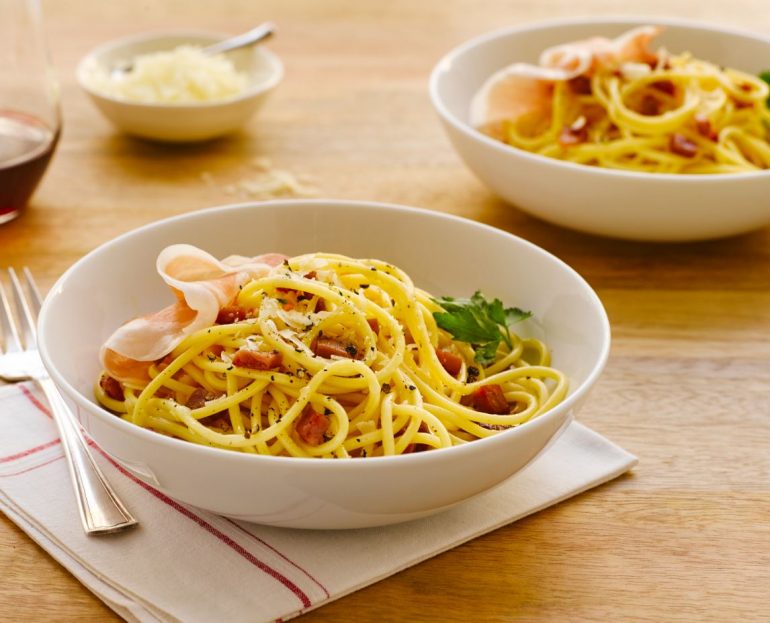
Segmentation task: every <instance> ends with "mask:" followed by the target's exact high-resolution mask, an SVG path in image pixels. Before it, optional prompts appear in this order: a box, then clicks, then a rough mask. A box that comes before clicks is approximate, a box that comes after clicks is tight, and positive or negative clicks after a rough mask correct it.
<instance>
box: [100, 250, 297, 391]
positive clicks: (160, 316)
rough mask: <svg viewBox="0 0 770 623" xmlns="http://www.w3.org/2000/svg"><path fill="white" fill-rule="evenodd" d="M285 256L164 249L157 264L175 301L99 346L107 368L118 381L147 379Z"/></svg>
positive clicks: (127, 324) (135, 381)
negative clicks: (220, 255) (155, 366)
mask: <svg viewBox="0 0 770 623" xmlns="http://www.w3.org/2000/svg"><path fill="white" fill-rule="evenodd" d="M285 259H287V258H286V256H284V255H280V254H277V253H269V254H266V255H260V256H258V257H254V258H248V257H243V256H235V255H234V256H230V257H227V258H225V259H223V260H218V259H216V258H215V257H213V256H212V255H210V254H208V253H206V252H205V251H202V250H201V249H198V248H197V247H194V246H192V245H188V244H175V245H171V246H170V247H166V248H165V249H163V251H161V253H160V255H159V256H158V259H157V262H156V267H157V270H158V273H159V274H160V276H161V277H162V278H163V280H164V281H165V282H166V283H167V284H168V285H169V287H171V289H172V290H173V292H174V294H175V295H176V297H177V301H176V302H175V303H173V304H172V305H169V306H168V307H164V308H163V309H161V310H160V311H157V312H153V313H151V314H147V315H145V316H141V317H140V318H135V319H134V320H131V321H129V322H127V323H126V324H124V325H123V326H122V327H120V328H119V329H118V330H117V331H115V333H113V334H112V335H111V336H110V337H109V338H108V339H107V341H106V342H105V343H104V345H103V346H102V349H101V353H100V355H101V360H102V365H103V366H104V369H105V370H106V371H107V373H108V374H109V375H110V376H112V377H113V378H115V379H117V380H119V381H122V382H133V383H140V384H144V383H146V382H147V381H148V380H149V377H148V375H147V370H148V368H149V366H150V364H151V362H153V361H157V360H158V359H161V358H162V357H164V356H166V355H167V354H168V353H170V352H171V351H172V350H173V349H174V348H175V347H176V346H177V344H179V343H180V342H181V341H182V340H183V339H184V338H185V337H186V336H188V335H190V334H192V333H195V332H196V331H198V330H199V329H203V328H206V327H209V326H211V325H213V324H214V323H215V322H216V319H217V315H218V314H219V310H220V309H221V308H222V307H224V306H226V305H227V304H228V303H230V302H231V301H232V300H233V299H234V298H235V296H236V295H237V294H238V290H239V287H240V286H242V285H243V284H244V283H247V282H248V281H251V280H252V279H256V278H259V277H264V276H265V275H267V274H268V273H269V272H270V271H271V270H272V269H273V268H274V267H275V266H278V265H279V264H281V263H282V262H283V261H284V260H285Z"/></svg>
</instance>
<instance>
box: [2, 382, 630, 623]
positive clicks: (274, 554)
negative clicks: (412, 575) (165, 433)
mask: <svg viewBox="0 0 770 623" xmlns="http://www.w3.org/2000/svg"><path fill="white" fill-rule="evenodd" d="M95 454H96V455H97V461H98V462H99V464H100V467H101V468H102V469H103V470H104V472H105V475H106V476H107V478H108V479H109V481H110V483H111V484H112V485H113V487H114V488H115V490H116V492H117V493H118V495H119V496H120V497H121V498H122V499H123V500H124V501H125V503H126V504H127V506H128V507H129V508H130V509H131V511H132V513H133V514H134V515H135V516H136V517H137V519H138V520H139V522H140V525H139V527H137V528H135V529H133V530H130V531H128V532H125V533H121V534H117V535H110V536H101V537H87V536H85V534H84V533H83V531H82V529H81V526H80V520H79V519H78V514H77V509H76V506H75V500H74V495H73V492H72V486H71V484H70V481H69V476H68V472H67V468H66V464H65V461H64V459H63V454H62V448H61V444H60V443H59V441H58V438H57V434H56V429H55V426H54V423H53V422H52V420H51V418H50V414H48V410H47V408H46V406H45V404H44V402H43V398H42V397H41V395H40V394H38V393H37V391H36V389H35V388H34V387H33V386H32V385H30V384H21V385H12V386H5V387H0V510H2V511H3V512H4V513H5V514H6V515H7V516H8V517H9V518H10V519H11V520H12V521H14V522H15V523H16V524H18V525H19V527H20V528H21V529H22V530H24V531H25V532H26V533H27V534H29V536H30V537H32V539H34V540H35V541H36V542H37V543H38V544H39V545H40V546H41V547H42V548H43V549H45V550H46V551H47V552H48V553H49V554H51V556H53V557H54V558H55V559H56V560H58V561H59V562H60V563H61V564H62V565H63V566H64V567H66V568H67V569H68V570H69V571H70V572H71V573H72V574H73V575H74V576H75V577H76V578H77V579H78V580H80V581H81V582H82V583H83V584H84V585H85V586H87V587H88V588H89V589H90V590H91V591H92V592H93V593H95V594H96V595H97V596H98V597H99V598H100V599H102V600H103V601H104V602H105V603H106V604H107V605H108V606H109V607H110V608H112V609H113V610H114V611H115V612H117V613H118V614H119V615H120V616H122V617H123V618H125V619H126V620H128V621H141V622H145V621H164V622H166V621H185V622H195V621H232V622H236V623H237V622H239V621H249V622H252V623H253V622H262V621H276V620H285V619H287V618H291V617H293V616H296V615H298V614H300V613H302V612H306V611H308V610H310V609H312V608H316V607H318V606H320V605H322V604H324V603H327V602H329V601H331V600H333V599H337V598H338V597H342V596H343V595H346V594H348V593H351V592H353V591H355V590H358V589H359V588H361V587H363V586H366V585H368V584H372V583H374V582H377V581H378V580H380V579H382V578H384V577H386V576H388V575H391V574H393V573H396V572H398V571H400V570H401V569H404V568H406V567H409V566H411V565H414V564H416V563H418V562H420V561H422V560H425V559H427V558H430V557H431V556H435V555H436V554H438V553H440V552H443V551H445V550H448V549H450V548H452V547H455V546H457V545H459V544H461V543H464V542H465V541H469V540H470V539H473V538H475V537H477V536H479V535H481V534H484V533H485V532H489V531H490V530H494V529H496V528H499V527H500V526H503V525H505V524H507V523H510V522H512V521H516V520H517V519H520V518H521V517H524V516H526V515H529V514H530V513H534V512H536V511H538V510H540V509H542V508H545V507H547V506H550V505H552V504H556V503H557V502H560V501H561V500H564V499H566V498H568V497H570V496H573V495H576V494H577V493H580V492H582V491H585V490H586V489H589V488H591V487H595V486H596V485H599V484H601V483H603V482H606V481H608V480H611V479H613V478H615V477H617V476H619V475H620V474H622V473H623V472H625V471H627V470H628V469H630V468H631V467H632V466H633V465H635V464H636V462H637V460H636V457H634V456H633V455H631V454H629V453H628V452H626V451H624V450H623V449H621V448H619V447H618V446H616V445H614V444H613V443H611V442H609V441H608V440H606V439H604V438H603V437H601V436H600V435H598V434H596V433H594V432H593V431H591V430H589V429H588V428H586V427H585V426H582V425H581V424H578V423H572V424H571V425H570V426H569V427H568V428H567V430H566V431H565V432H564V433H563V434H562V435H561V437H559V439H558V440H557V441H556V442H555V443H554V444H552V445H551V447H550V448H549V449H548V450H547V451H546V452H544V453H543V455H542V456H540V457H539V458H538V459H537V460H536V461H535V462H533V463H532V464H531V465H530V466H529V467H527V469H525V470H524V471H522V472H521V473H519V474H517V475H516V476H514V477H513V478H511V479H510V480H508V481H507V482H505V483H504V484H503V485H501V486H499V487H497V488H496V489H494V490H492V491H489V492H487V493H485V494H483V495H481V496H478V497H476V498H474V499H473V500H471V501H469V502H467V503H464V504H461V505H459V506H456V507H454V508H453V509H451V510H449V511H446V512H444V513H441V514H439V515H434V516H433V517H429V518H427V519H421V520H418V521H412V522H409V523H405V524H400V525H396V526H389V527H385V528H370V529H365V530H348V531H344V530H343V531H320V532H319V531H311V530H288V529H281V528H269V527H265V526H259V525H254V524H247V523H236V522H234V521H231V520H229V519H226V518H224V517H220V516H217V515H213V514H211V513H207V512H203V511H199V510H197V509H194V508H191V507H187V506H185V505H183V504H179V503H177V502H175V501H173V500H171V499H169V498H167V497H166V496H165V495H163V494H162V493H160V492H158V491H156V490H155V489H153V488H152V487H150V486H148V485H145V484H143V483H140V482H139V481H137V480H136V479H135V478H134V477H133V476H131V475H130V474H129V473H128V472H126V471H124V470H122V469H121V468H120V467H118V466H117V465H115V464H114V463H112V462H111V461H110V460H109V459H107V458H106V457H105V456H103V455H101V454H100V453H98V452H97V453H95ZM234 588H238V589H242V590H238V591H237V599H230V598H217V595H232V594H233V589H234Z"/></svg>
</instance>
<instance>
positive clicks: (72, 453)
mask: <svg viewBox="0 0 770 623" xmlns="http://www.w3.org/2000/svg"><path fill="white" fill-rule="evenodd" d="M23 272H24V278H25V280H26V282H27V289H28V290H29V296H26V295H25V292H24V289H23V288H22V286H21V282H20V281H19V278H18V277H17V275H16V271H14V270H13V268H9V269H8V279H9V281H10V282H11V288H12V290H13V294H14V296H12V297H8V296H7V295H6V292H5V288H3V284H2V282H1V281H0V329H1V330H2V335H3V336H4V342H5V349H4V351H3V350H0V379H3V380H5V381H8V382H10V383H16V382H19V381H27V380H34V381H35V382H36V383H37V384H38V386H39V387H40V389H42V390H43V393H44V394H45V397H46V399H47V400H48V404H49V405H50V407H51V413H52V414H53V419H54V421H55V422H56V426H57V427H58V429H59V436H60V437H61V443H62V447H63V448H64V454H65V456H66V457H67V464H68V465H69V471H70V476H71V477H72V482H73V484H74V487H75V497H76V498H77V501H78V510H79V512H80V520H81V521H82V523H83V529H84V530H85V531H86V533H87V534H108V533H111V532H118V531H120V530H123V529H124V528H129V527H131V526H134V525H136V523H137V521H136V519H134V518H133V517H132V516H131V513H129V512H128V510H127V509H126V507H125V506H124V505H123V503H122V502H121V501H120V500H119V499H118V496H117V495H116V494H115V492H114V491H113V490H112V487H110V485H109V483H108V482H107V480H106V479H105V478H104V475H103V474H102V473H101V471H100V470H99V468H98V467H97V466H96V463H95V462H94V459H93V457H92V456H91V453H90V452H89V450H88V446H87V444H86V441H85V439H84V438H83V435H82V433H81V432H80V428H79V426H78V425H77V423H76V422H75V420H74V418H73V416H72V414H71V413H70V411H69V409H68V407H67V405H66V404H65V402H64V400H63V399H62V397H61V395H60V394H59V391H58V390H57V389H56V386H55V385H54V384H53V381H52V380H51V378H50V377H49V376H48V372H47V371H46V369H45V368H44V367H43V362H42V361H41V359H40V354H39V353H38V350H37V335H36V333H37V331H36V324H37V323H36V319H37V315H38V312H39V311H40V304H41V297H40V292H39V290H38V289H37V285H36V284H35V281H34V280H33V278H32V273H31V272H30V271H29V269H28V268H24V271H23ZM10 299H13V300H14V301H15V307H16V317H17V318H18V327H20V328H21V332H22V333H23V335H24V339H23V341H22V339H21V336H20V335H19V329H18V327H17V322H16V321H14V316H13V313H12V311H11V303H10Z"/></svg>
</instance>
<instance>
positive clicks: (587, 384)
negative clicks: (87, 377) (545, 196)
mask: <svg viewBox="0 0 770 623" xmlns="http://www.w3.org/2000/svg"><path fill="white" fill-rule="evenodd" d="M307 206H315V207H317V208H324V207H329V206H331V207H335V206H336V207H340V206H343V207H344V206H347V207H355V208H356V209H358V210H361V209H374V210H383V211H391V212H393V213H401V214H416V215H418V216H423V217H428V218H436V219H439V220H449V221H454V222H457V223H460V224H463V225H464V226H466V227H472V228H475V229H478V230H481V231H487V232H492V233H495V234H496V235H502V236H505V237H507V238H509V239H511V240H512V241H514V242H515V244H520V245H524V246H525V247H527V248H529V250H531V251H533V252H535V253H536V254H538V255H540V256H541V257H543V258H544V259H545V260H546V261H549V262H553V263H555V264H557V265H558V266H559V267H560V268H561V269H562V270H565V271H566V272H567V273H568V274H569V275H570V276H571V277H572V278H573V279H575V280H576V281H577V282H578V283H579V284H580V285H581V287H582V288H583V289H584V290H585V293H586V295H587V296H588V298H589V300H590V302H591V304H592V308H593V309H594V311H595V312H596V313H597V314H598V316H599V321H600V325H601V335H599V336H598V338H597V339H600V340H601V349H600V352H599V354H598V357H597V360H596V363H595V364H594V366H593V367H592V369H591V371H590V372H589V374H588V376H587V377H586V378H585V380H584V381H583V382H582V383H580V384H579V385H578V386H577V387H575V388H574V391H572V392H571V393H570V394H569V395H568V396H567V397H566V398H565V399H564V400H563V401H562V402H561V403H559V404H558V405H556V406H555V407H553V408H552V409H550V410H548V411H546V412H545V413H543V414H542V415H539V416H537V417H535V418H533V419H531V420H528V421H527V422H524V423H523V424H520V425H518V426H515V427H512V428H510V429H508V430H505V431H501V432H500V433H498V434H497V435H493V436H490V437H485V438H483V439H478V440H475V441H473V442H472V443H467V444H463V445H460V446H453V447H451V448H445V449H439V450H437V451H434V452H418V453H414V454H410V455H408V456H404V455H399V456H381V457H380V456H378V457H367V460H365V461H335V460H326V461H324V460H320V461H319V460H318V459H317V458H311V457H307V458H306V457H285V456H267V455H262V454H248V453H244V452H234V451H231V450H226V449H222V448H214V447H208V446H203V445H199V444H195V443H191V442H189V441H184V440H182V439H176V438H173V437H169V436H166V435H163V434H161V433H157V432H155V431H152V430H150V429H146V428H144V427H141V426H136V425H135V424H132V423H130V422H127V421H125V420H123V419H122V418H120V417H117V416H116V415H115V414H113V413H111V412H109V411H107V410H106V409H105V408H104V407H102V406H101V405H99V404H98V403H96V402H95V401H94V400H92V399H89V398H88V397H87V396H85V395H84V394H82V393H81V392H80V391H78V390H77V389H75V388H74V387H73V386H72V385H71V384H70V383H69V382H68V381H67V380H66V379H65V378H64V377H63V375H62V374H61V373H60V372H59V370H58V369H57V368H56V366H55V365H53V363H52V360H51V356H50V353H49V351H48V345H47V330H46V326H47V319H48V316H49V315H51V314H52V312H51V311H50V309H51V305H52V303H51V301H52V300H53V298H55V296H56V293H57V292H59V291H60V290H61V289H62V288H63V287H64V286H65V284H66V282H67V280H68V279H69V278H70V276H71V275H72V274H73V273H74V272H75V271H77V270H78V269H79V267H80V266H81V265H82V264H84V263H86V262H87V261H89V260H90V259H91V258H92V257H93V256H95V255H98V254H99V253H101V252H102V251H103V250H105V249H106V248H108V247H110V246H112V245H113V244H118V243H120V242H122V241H124V240H127V239H129V238H133V237H137V236H141V235H142V234H143V233H145V232H147V231H149V230H151V229H154V228H156V227H158V226H162V225H163V226H165V225H168V224H172V223H175V222H178V221H185V220H190V219H193V220H194V219H196V218H200V217H201V216H202V215H205V216H204V218H205V217H209V218H210V217H211V216H213V215H216V214H222V213H224V212H236V211H241V210H243V211H249V210H261V209H275V208H280V209H281V210H287V209H296V210H299V209H304V208H305V207H307ZM610 333H611V331H610V323H609V318H608V316H607V312H606V310H605V308H604V306H603V305H602V302H601V299H600V298H599V296H598V294H597V293H596V292H595V291H594V289H593V288H592V287H591V286H590V284H589V283H588V282H587V281H586V280H585V279H584V278H583V277H582V276H581V275H580V274H579V273H578V272H577V271H576V270H575V269H574V268H572V267H571V266H569V265H568V264H567V263H566V262H564V261H563V260H561V259H559V258H558V257H556V256H555V255H553V254H552V253H550V252H548V251H546V250H545V249H543V248H542V247H539V246H538V245H536V244H534V243H532V242H530V241H528V240H526V239H524V238H521V237H520V236H516V235H515V234H512V233H510V232H508V231H505V230H502V229H499V228H497V227H493V226H491V225H487V224H485V223H480V222H477V221H473V220H471V219H467V218H464V217H460V216H457V215H454V214H447V213H444V212H437V211H434V210H427V209H424V208H415V207H412V206H405V205H399V204H392V203H384V202H375V201H360V200H335V199H277V200H271V201H248V202H241V203H234V204H225V205H219V206H213V207H209V208H204V209H202V210H196V211H193V212H187V213H183V214H178V215H176V216H172V217H169V218H165V219H161V220H157V221H153V222H151V223H147V224H145V225H142V226H140V227H137V228H135V229H132V230H130V231H128V232H125V233H123V234H121V235H119V236H116V237H115V238H112V239H111V240H108V241H107V242H104V243H102V244H101V245H99V246H98V247H96V248H95V249H92V250H91V251H89V252H88V253H87V254H86V255H84V256H83V257H81V258H80V259H79V260H77V261H76V262H75V263H74V264H72V266H70V267H69V268H68V269H67V270H66V271H65V272H64V274H62V276H61V277H59V279H57V281H56V282H55V283H54V285H53V286H52V287H51V289H50V290H49V293H48V295H47V296H46V298H45V301H44V302H43V306H42V308H41V310H40V315H39V319H38V347H39V350H40V355H41V357H42V360H43V363H44V365H45V367H46V369H47V370H48V372H49V374H50V376H51V378H52V379H53V380H54V381H55V383H56V385H57V386H58V387H60V388H63V390H64V391H65V393H66V394H67V395H68V396H69V397H70V398H71V399H72V400H73V401H74V402H75V403H76V404H77V405H78V407H80V408H82V409H84V410H85V411H86V412H87V413H89V414H91V415H92V416H95V417H97V418H99V419H100V420H103V421H104V422H105V423H107V424H108V425H110V426H112V427H113V428H117V429H118V430H119V431H120V432H121V434H128V435H131V436H134V437H138V438H140V439H142V440H144V441H147V442H149V443H151V444H158V445H159V446H167V447H169V448H171V449H174V448H175V449H178V450H180V451H183V452H191V453H194V454H195V453H197V454H199V456H202V457H203V456H210V457H212V458H214V459H216V457H219V458H220V459H221V460H231V461H236V462H241V461H243V462H246V463H249V462H267V463H269V464H271V465H276V466H278V465H280V466H284V467H290V466H297V467H299V466H300V465H314V466H319V465H323V466H324V467H322V468H320V469H327V470H329V469H331V470H336V469H343V470H344V469H351V468H345V467H344V466H345V465H351V464H353V465H359V466H360V465H367V466H368V467H365V468H364V469H372V468H375V467H376V466H379V465H383V464H392V462H393V461H397V463H396V464H397V465H404V464H406V463H407V462H409V461H411V462H412V463H413V464H419V463H420V462H421V461H438V462H441V461H442V460H453V459H452V457H459V456H461V455H462V454H463V453H465V454H468V453H473V452H475V451H474V450H473V448H477V449H480V450H483V449H484V448H490V447H491V446H492V445H493V444H506V443H507V440H508V439H509V438H511V437H512V436H513V435H517V434H519V431H520V430H521V429H523V428H524V427H527V426H532V425H537V423H538V422H541V421H544V420H547V419H551V418H554V417H558V416H559V414H561V413H564V412H566V413H567V419H568V420H569V419H570V414H571V413H572V411H573V409H574V408H575V407H576V406H577V405H579V404H580V403H581V402H582V400H583V399H584V397H585V396H586V394H587V393H588V392H589V390H590V389H591V388H592V387H593V386H594V385H595V383H596V381H597V380H598V378H599V377H600V376H601V374H602V372H603V370H604V367H605V365H606V363H607V359H608V357H609V351H610V341H611V337H610ZM559 430H563V426H562V427H560V428H559ZM477 451H478V450H477ZM430 457H433V458H432V459H431V458H430ZM126 460H130V459H128V458H127V459H126ZM316 469H318V467H316ZM353 469H355V468H353Z"/></svg>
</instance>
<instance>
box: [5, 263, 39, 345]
mask: <svg viewBox="0 0 770 623" xmlns="http://www.w3.org/2000/svg"><path fill="white" fill-rule="evenodd" d="M8 276H9V277H10V278H11V286H12V287H13V293H14V297H15V299H16V311H17V314H16V316H17V318H18V319H19V324H20V325H21V331H22V333H23V334H24V346H25V347H26V349H27V350H30V349H33V348H37V331H36V328H35V317H34V316H33V315H32V310H31V309H30V308H29V302H28V301H27V296H26V294H24V289H23V288H22V287H21V282H20V281H19V278H18V276H17V275H16V271H15V270H13V268H9V269H8Z"/></svg>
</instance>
